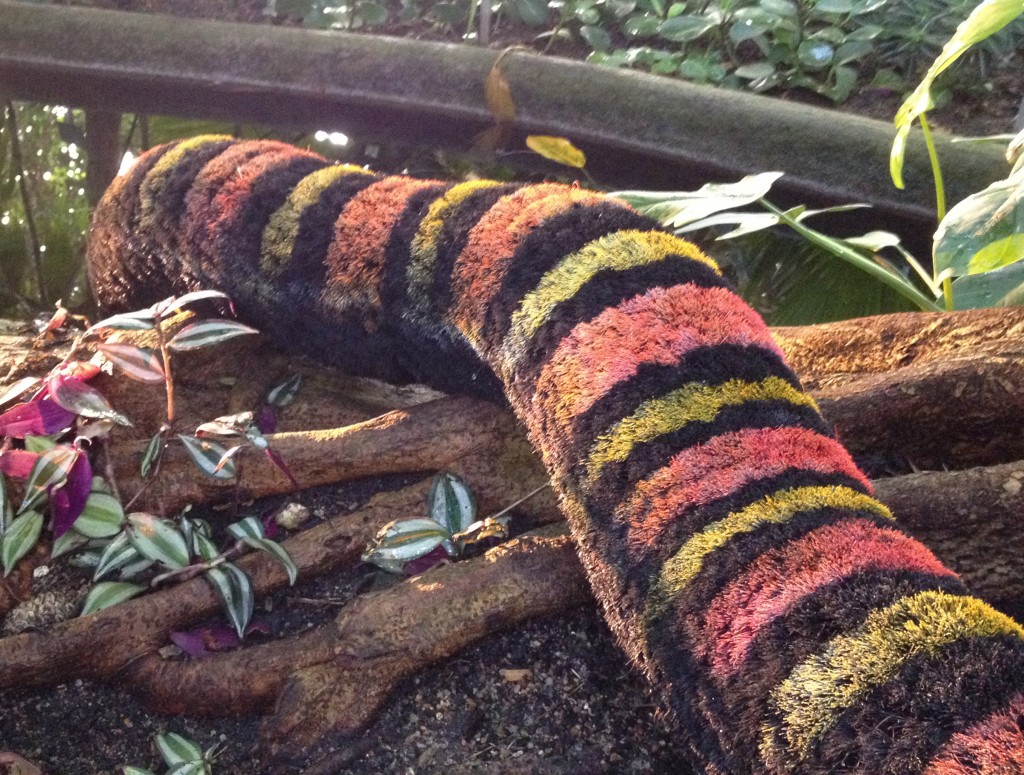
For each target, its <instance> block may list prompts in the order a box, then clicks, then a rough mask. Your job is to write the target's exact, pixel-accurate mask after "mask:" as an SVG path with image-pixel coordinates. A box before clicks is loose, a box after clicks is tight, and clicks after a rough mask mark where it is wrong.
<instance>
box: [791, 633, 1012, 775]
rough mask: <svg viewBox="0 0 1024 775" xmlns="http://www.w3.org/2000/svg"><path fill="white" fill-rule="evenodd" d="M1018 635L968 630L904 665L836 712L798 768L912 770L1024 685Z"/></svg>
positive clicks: (814, 772) (902, 774) (873, 774)
mask: <svg viewBox="0 0 1024 775" xmlns="http://www.w3.org/2000/svg"><path fill="white" fill-rule="evenodd" d="M1022 662H1024V641H1022V640H1021V639H1020V638H1018V637H1015V636H1009V635H1005V636H997V637H990V638H983V637H970V638H963V639H961V640H958V641H955V642H954V643H951V644H949V645H948V646H945V647H944V648H942V649H941V650H940V651H939V653H938V654H936V655H934V656H931V655H927V654H925V655H921V656H919V657H916V658H915V659H912V660H910V661H909V662H907V663H906V664H904V665H903V667H902V669H901V670H900V671H899V673H898V675H897V676H896V677H895V678H894V679H893V680H892V681H890V682H889V683H887V684H886V685H885V686H880V687H878V688H877V689H875V690H873V691H871V692H870V693H869V694H868V695H867V696H866V697H864V699H863V700H862V701H860V702H858V703H857V704H856V705H854V706H853V707H851V708H849V709H848V710H847V711H846V712H844V713H843V714H842V716H841V717H840V719H839V723H838V724H837V725H836V726H835V727H834V728H833V729H832V730H830V731H829V732H828V733H827V734H826V735H825V737H824V738H823V739H822V740H821V742H820V743H819V744H818V745H817V746H816V748H815V750H814V755H813V759H812V760H811V761H809V762H805V763H804V765H803V770H802V771H805V772H807V773H809V774H810V775H819V774H820V775H828V774H830V773H834V772H838V771H839V770H840V768H841V769H842V771H843V772H850V773H859V774H861V775H917V773H920V772H921V771H922V770H923V769H924V767H925V766H927V764H928V762H929V761H931V759H932V758H933V757H934V756H935V754H936V753H938V751H939V749H940V748H941V746H942V745H943V744H944V743H945V742H946V741H947V740H949V738H950V737H951V736H952V735H953V734H954V733H955V732H959V731H962V730H964V729H966V728H967V727H969V726H971V725H972V724H974V723H977V722H978V721H981V720H982V719H984V718H985V717H986V716H987V715H989V714H990V713H992V712H994V711H996V710H998V709H1000V708H1002V707H1005V706H1006V704H1007V703H1008V702H1009V700H1010V699H1011V698H1012V697H1013V696H1014V695H1016V694H1018V693H1020V692H1021V691H1024V670H1021V669H1020V666H1021V663H1022Z"/></svg>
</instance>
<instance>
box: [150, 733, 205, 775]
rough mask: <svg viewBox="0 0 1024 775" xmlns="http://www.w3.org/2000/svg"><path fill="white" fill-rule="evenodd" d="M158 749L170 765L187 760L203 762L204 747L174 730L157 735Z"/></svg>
mask: <svg viewBox="0 0 1024 775" xmlns="http://www.w3.org/2000/svg"><path fill="white" fill-rule="evenodd" d="M155 742H156V749H157V750H158V751H159V752H160V755H161V756H162V757H163V758H164V761H165V762H167V766H168V767H173V766H174V765H175V764H182V763H187V762H201V761H202V760H203V749H202V748H200V747H199V746H198V745H196V744H195V743H193V742H192V741H191V740H189V739H188V738H185V737H182V736H181V735H179V734H176V733H174V732H164V733H163V734H160V735H157V736H156V741H155Z"/></svg>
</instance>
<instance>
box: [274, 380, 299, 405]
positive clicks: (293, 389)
mask: <svg viewBox="0 0 1024 775" xmlns="http://www.w3.org/2000/svg"><path fill="white" fill-rule="evenodd" d="M301 385H302V375H301V374H292V376H290V377H289V378H288V379H286V380H285V381H284V382H282V383H281V384H280V385H278V386H277V387H275V388H272V389H271V390H270V392H269V393H267V399H266V400H267V403H268V404H270V405H271V406H276V407H284V406H288V404H290V403H291V402H292V401H294V400H295V396H296V395H298V392H299V387H300V386H301Z"/></svg>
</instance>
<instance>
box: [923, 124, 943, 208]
mask: <svg viewBox="0 0 1024 775" xmlns="http://www.w3.org/2000/svg"><path fill="white" fill-rule="evenodd" d="M921 131H922V133H923V134H924V142H925V145H926V146H927V147H928V161H930V162H931V165H932V175H933V176H934V177H935V214H936V215H937V216H938V219H939V223H942V219H943V218H945V217H946V184H945V182H944V181H943V179H942V166H941V165H940V164H939V154H938V152H937V151H936V150H935V140H934V138H933V137H932V130H931V127H930V126H929V125H928V117H927V115H926V114H924V113H922V114H921Z"/></svg>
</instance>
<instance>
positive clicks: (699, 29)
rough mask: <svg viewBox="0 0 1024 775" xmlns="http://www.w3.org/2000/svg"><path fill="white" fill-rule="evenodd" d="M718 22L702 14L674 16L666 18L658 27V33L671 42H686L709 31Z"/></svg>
mask: <svg viewBox="0 0 1024 775" xmlns="http://www.w3.org/2000/svg"><path fill="white" fill-rule="evenodd" d="M717 26H718V24H717V23H716V22H715V21H714V20H712V19H708V18H707V17H704V16H691V15H689V14H687V15H686V16H675V17H673V18H671V19H666V20H665V21H663V22H662V23H661V26H660V27H658V35H660V36H661V37H663V38H665V40H671V41H672V42H673V43H688V42H689V41H691V40H696V39H697V38H699V37H701V36H702V35H704V34H706V33H708V32H711V30H713V29H715V28H716V27H717Z"/></svg>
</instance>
